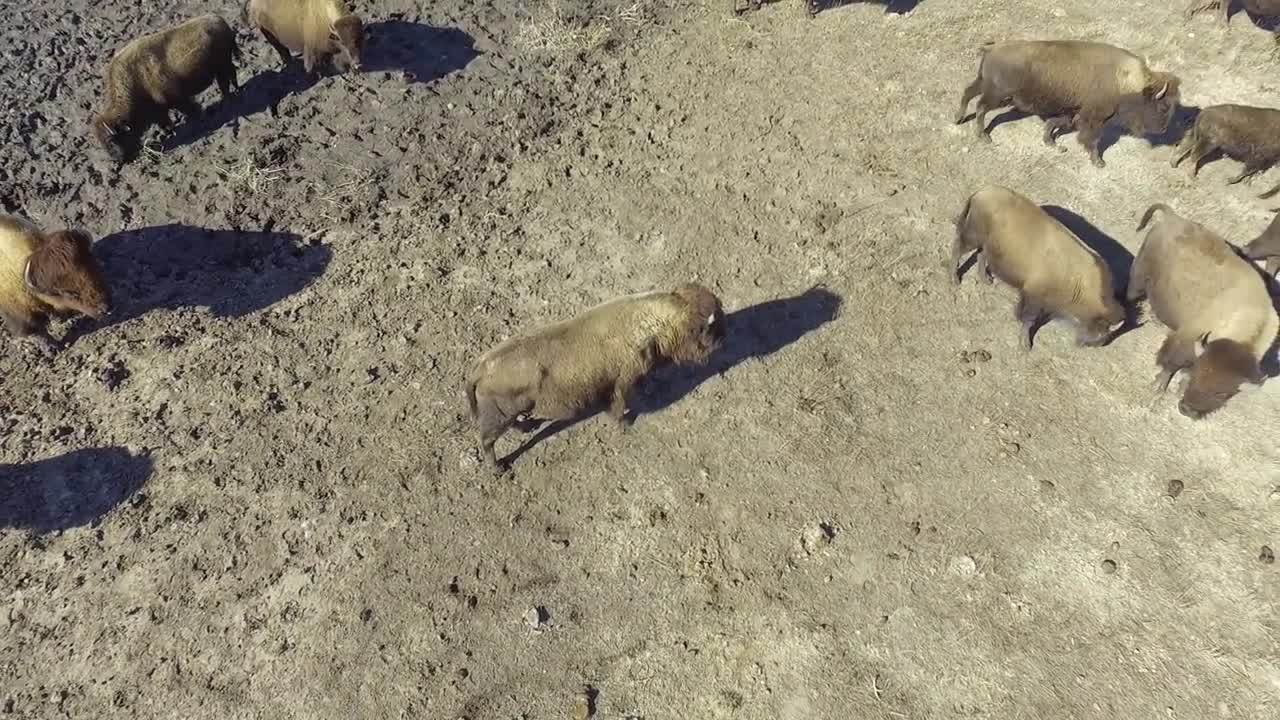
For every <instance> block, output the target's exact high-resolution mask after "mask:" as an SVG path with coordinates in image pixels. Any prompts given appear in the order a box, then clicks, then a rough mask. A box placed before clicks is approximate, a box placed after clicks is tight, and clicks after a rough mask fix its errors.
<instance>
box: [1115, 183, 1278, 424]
mask: <svg viewBox="0 0 1280 720" xmlns="http://www.w3.org/2000/svg"><path fill="white" fill-rule="evenodd" d="M1156 212H1161V213H1162V214H1163V217H1162V218H1161V219H1160V220H1158V221H1157V222H1156V223H1155V224H1154V225H1152V226H1151V230H1150V231H1148V233H1147V237H1146V238H1145V239H1144V240H1143V241H1142V249H1141V250H1139V251H1138V257H1137V258H1136V259H1134V262H1133V268H1132V270H1131V272H1130V275H1129V290H1128V297H1129V300H1130V301H1137V300H1139V299H1141V298H1142V297H1143V296H1146V297H1147V299H1148V301H1149V302H1150V305H1151V309H1152V311H1153V312H1154V313H1155V316H1156V318H1157V319H1158V320H1159V321H1160V322H1161V323H1163V324H1164V325H1165V326H1166V327H1168V328H1169V331H1170V332H1169V335H1168V336H1167V337H1166V338H1165V341H1164V344H1163V345H1161V346H1160V351H1159V352H1158V353H1157V354H1156V364H1157V365H1159V366H1160V373H1159V374H1158V375H1157V376H1156V383H1155V389H1156V391H1157V392H1164V391H1165V389H1167V388H1168V387H1169V381H1170V380H1172V379H1173V376H1174V375H1175V374H1177V373H1178V371H1180V370H1188V369H1189V370H1190V372H1191V379H1190V381H1189V382H1188V383H1187V386H1186V390H1184V391H1183V395H1182V401H1181V402H1180V403H1179V404H1178V409H1179V411H1181V412H1182V414H1183V415H1186V416H1187V417H1189V418H1192V419H1198V418H1201V417H1204V416H1205V415H1207V414H1209V413H1211V412H1213V411H1215V410H1218V409H1219V408H1221V407H1222V406H1223V405H1224V404H1226V402H1227V401H1228V400H1230V399H1231V398H1232V397H1234V396H1235V395H1236V393H1237V392H1238V391H1239V389H1240V386H1241V385H1242V384H1244V383H1253V384H1256V385H1261V384H1262V381H1263V376H1262V369H1261V362H1262V359H1263V357H1264V356H1265V355H1266V353H1267V352H1268V351H1269V350H1270V348H1271V346H1272V344H1273V343H1274V342H1275V339H1276V332H1277V330H1280V317H1277V316H1276V310H1275V307H1274V306H1273V305H1272V303H1271V298H1270V296H1269V295H1268V294H1267V288H1266V284H1265V283H1264V282H1263V279H1262V276H1261V275H1259V274H1258V272H1257V271H1256V270H1255V269H1254V268H1253V267H1251V266H1250V264H1249V262H1248V261H1246V260H1245V259H1244V258H1241V257H1240V256H1239V255H1237V254H1236V252H1235V250H1234V249H1232V247H1231V245H1230V244H1228V243H1227V241H1226V240H1224V239H1222V238H1221V237H1220V236H1218V235H1217V234H1215V233H1213V232H1212V231H1210V230H1209V229H1207V228H1205V227H1204V226H1202V225H1200V224H1199V223H1195V222H1192V221H1190V220H1186V219H1184V218H1182V217H1179V216H1178V215H1177V214H1176V213H1174V212H1173V210H1171V209H1170V208H1169V207H1168V206H1167V205H1163V204H1156V205H1152V206H1151V207H1150V208H1148V209H1147V211H1146V213H1144V214H1143V216H1142V222H1140V223H1139V224H1138V230H1139V231H1141V230H1142V229H1143V228H1145V227H1146V226H1147V224H1148V223H1149V222H1151V219H1152V217H1153V216H1154V215H1155V213H1156Z"/></svg>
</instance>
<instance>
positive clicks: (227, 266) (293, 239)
mask: <svg viewBox="0 0 1280 720" xmlns="http://www.w3.org/2000/svg"><path fill="white" fill-rule="evenodd" d="M94 253H95V255H97V257H98V261H99V263H101V265H102V269H103V273H104V274H105V275H106V276H107V277H108V278H110V281H111V283H112V287H111V294H112V297H113V299H114V304H115V308H114V312H113V314H112V315H111V317H110V320H109V323H112V324H114V323H120V322H124V321H125V320H130V319H132V318H135V317H138V316H140V315H143V314H145V313H147V312H150V311H151V310H156V309H160V308H169V309H175V308H183V307H189V306H193V305H202V306H205V307H208V308H209V311H210V312H211V313H212V314H213V315H214V316H216V317H240V316H243V315H247V314H249V313H252V312H256V311H258V310H261V309H263V308H266V307H269V306H271V305H273V304H275V303H276V302H279V301H280V300H283V299H284V298H286V297H288V296H290V295H292V294H294V293H296V292H298V291H299V290H302V289H303V288H305V287H306V286H307V285H309V284H311V282H312V281H313V280H315V279H316V278H317V277H319V276H320V275H322V274H323V273H324V271H325V269H326V268H327V267H328V266H329V261H330V259H331V257H332V255H333V253H332V251H331V250H330V249H329V248H328V247H325V246H323V245H319V244H311V243H304V242H302V241H301V239H300V238H299V237H298V236H297V235H294V234H293V233H284V232H270V231H239V230H209V229H205V228H199V227H192V226H190V225H179V224H174V225H159V226H155V227H148V228H140V229H137V230H127V231H125V232H120V233H116V234H114V235H108V236H107V237H104V238H102V239H101V240H99V241H98V242H97V243H95V244H94ZM104 324H105V323H104ZM72 340H73V339H72V338H68V341H67V342H68V344H69V343H70V342H71V341H72Z"/></svg>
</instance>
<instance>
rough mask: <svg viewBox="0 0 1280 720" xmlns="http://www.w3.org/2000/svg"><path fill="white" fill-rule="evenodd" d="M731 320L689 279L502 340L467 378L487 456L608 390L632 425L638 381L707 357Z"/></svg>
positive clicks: (613, 410)
mask: <svg viewBox="0 0 1280 720" xmlns="http://www.w3.org/2000/svg"><path fill="white" fill-rule="evenodd" d="M724 323H725V320H724V310H723V309H722V308H721V306H720V300H719V299H718V298H716V296H715V295H714V294H712V293H711V291H710V290H707V289H706V288H704V287H702V286H701V285H696V284H692V283H690V284H686V285H682V286H680V287H679V288H677V289H676V290H675V291H673V292H665V291H655V292H647V293H640V294H636V295H627V296H624V297H620V298H616V299H614V300H610V301H608V302H605V303H602V304H600V305H596V306H595V307H593V308H591V309H589V310H587V311H586V312H584V313H582V314H581V315H578V316H577V317H574V318H571V319H569V320H564V321H561V322H558V323H555V324H552V325H548V326H546V327H543V328H541V329H538V330H536V331H534V332H532V333H530V334H527V335H523V336H520V337H516V338H513V339H511V340H507V341H506V342H504V343H502V344H500V345H498V346H497V347H495V348H493V349H492V350H490V351H489V352H487V353H485V354H484V355H483V356H481V357H480V359H479V360H477V361H476V363H475V366H474V368H473V369H472V372H471V376H470V379H469V380H468V382H467V387H466V396H467V405H468V407H469V409H470V412H471V417H472V419H473V420H475V421H476V423H477V425H478V426H479V437H480V449H481V452H482V453H483V455H484V458H485V460H486V461H488V463H489V465H490V466H492V467H493V468H494V469H495V470H499V471H500V470H501V469H502V468H501V466H500V465H499V464H498V461H497V458H496V457H495V455H494V451H493V444H494V442H495V441H496V440H497V439H498V438H499V437H501V436H502V434H503V433H504V432H506V431H507V428H509V427H511V426H512V425H517V426H518V427H520V429H523V430H527V429H529V428H531V427H533V426H535V425H536V424H537V423H538V422H540V421H543V420H568V419H571V418H575V417H578V416H580V415H582V414H583V413H585V412H586V411H588V410H590V409H592V408H593V407H595V406H597V404H598V403H600V402H601V401H602V400H605V399H608V401H609V414H610V415H611V416H612V417H613V418H614V419H615V420H617V421H618V422H619V423H620V424H623V425H625V424H626V415H627V400H628V396H629V394H630V392H631V388H632V387H633V386H634V385H635V384H636V383H637V382H638V381H639V380H640V379H641V378H643V377H644V376H645V375H647V374H648V373H649V372H650V371H652V370H653V369H654V368H656V367H659V366H660V365H663V364H665V363H667V362H671V361H673V362H676V363H679V364H682V365H703V364H705V363H706V362H707V360H708V359H709V358H710V357H711V354H712V353H713V352H714V351H715V350H716V349H717V348H719V346H720V344H721V342H722V341H723V338H724V330H725V328H724ZM521 416H523V417H524V419H523V420H519V418H520V417H521Z"/></svg>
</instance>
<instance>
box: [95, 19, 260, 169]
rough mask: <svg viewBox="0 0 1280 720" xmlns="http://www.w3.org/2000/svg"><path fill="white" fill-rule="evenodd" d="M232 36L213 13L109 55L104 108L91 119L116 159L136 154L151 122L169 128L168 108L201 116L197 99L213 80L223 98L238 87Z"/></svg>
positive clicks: (225, 24) (222, 21)
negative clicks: (109, 61)
mask: <svg viewBox="0 0 1280 720" xmlns="http://www.w3.org/2000/svg"><path fill="white" fill-rule="evenodd" d="M239 55H240V51H239V49H238V48H237V47H236V35H235V32H233V31H232V30H231V26H229V25H227V23H226V21H225V20H223V19H222V18H220V17H218V16H217V15H204V16H201V17H198V18H194V19H191V20H188V21H186V22H184V23H182V24H181V25H177V26H175V27H172V28H169V29H168V30H162V31H160V32H157V33H152V34H151V35H146V36H143V37H140V38H138V39H136V40H134V41H132V42H130V43H129V44H127V45H125V46H124V47H123V48H121V49H120V50H119V51H117V52H116V54H115V56H114V57H112V58H111V64H110V66H109V67H108V68H107V75H106V94H107V106H106V109H105V110H103V112H102V114H101V115H99V116H98V117H96V118H95V119H94V121H93V133H94V136H95V137H96V138H97V140H98V142H99V143H101V144H102V145H103V147H105V148H106V149H107V152H108V153H109V154H110V155H111V158H112V159H113V160H115V161H116V162H120V163H123V162H127V161H128V160H129V159H131V158H132V157H133V156H134V155H136V154H137V151H138V149H139V147H140V146H141V141H142V136H143V135H144V134H145V133H146V131H147V128H149V127H151V125H153V124H160V125H163V126H166V127H167V126H169V125H170V121H169V110H170V108H174V109H177V110H179V111H180V112H182V114H183V115H185V116H186V118H187V120H192V119H194V118H197V117H199V116H200V114H201V112H202V110H201V108H200V104H199V103H198V102H196V101H195V97H196V96H197V95H199V94H200V93H202V92H204V90H205V89H206V88H208V87H209V86H210V85H212V84H213V83H214V81H217V83H218V89H219V90H220V91H221V92H222V97H223V98H224V99H225V98H226V97H227V96H228V95H230V94H231V90H232V89H233V88H235V87H236V65H235V58H237V57H239Z"/></svg>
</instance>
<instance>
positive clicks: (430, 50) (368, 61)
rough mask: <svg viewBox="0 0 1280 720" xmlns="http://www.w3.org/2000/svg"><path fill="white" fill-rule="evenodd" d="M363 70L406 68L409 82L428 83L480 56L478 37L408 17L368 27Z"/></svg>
mask: <svg viewBox="0 0 1280 720" xmlns="http://www.w3.org/2000/svg"><path fill="white" fill-rule="evenodd" d="M366 28H367V32H368V38H369V39H368V44H367V45H366V47H365V51H364V58H363V62H364V70H363V72H365V73H370V72H389V71H395V70H399V71H403V72H404V75H405V81H406V82H419V83H429V82H433V81H435V80H439V79H440V78H443V77H447V76H449V75H451V74H453V73H455V72H457V71H459V70H462V69H463V68H465V67H466V66H467V65H469V64H470V63H471V61H472V60H474V59H476V58H477V57H479V56H480V52H479V51H477V50H476V49H475V39H474V38H472V37H471V36H470V35H469V34H467V33H465V32H463V31H462V30H459V29H458V28H451V27H432V26H430V25H423V24H421V23H415V22H408V21H406V20H399V19H396V20H385V21H382V22H375V23H369V25H367V26H366Z"/></svg>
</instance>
